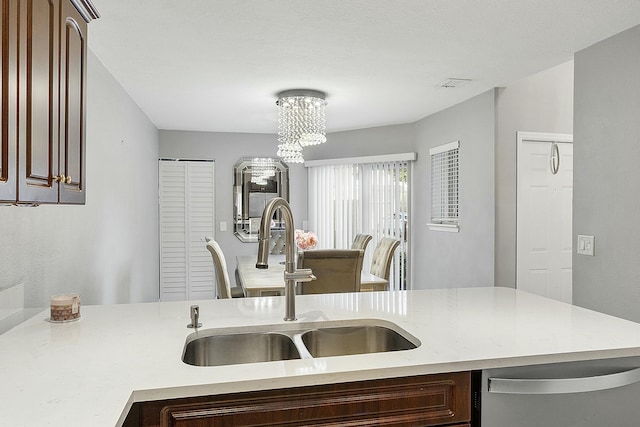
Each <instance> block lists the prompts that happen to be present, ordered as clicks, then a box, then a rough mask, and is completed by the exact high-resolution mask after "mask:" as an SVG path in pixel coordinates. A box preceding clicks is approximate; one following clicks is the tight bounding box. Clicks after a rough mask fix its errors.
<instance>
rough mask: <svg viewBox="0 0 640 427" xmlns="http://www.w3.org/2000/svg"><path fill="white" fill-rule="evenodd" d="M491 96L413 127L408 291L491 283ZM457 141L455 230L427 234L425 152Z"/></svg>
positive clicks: (428, 209)
mask: <svg viewBox="0 0 640 427" xmlns="http://www.w3.org/2000/svg"><path fill="white" fill-rule="evenodd" d="M494 105H495V92H494V91H493V90H492V91H489V92H486V93H484V94H482V95H478V96H476V97H474V98H472V99H470V100H468V101H465V102H462V103H460V104H458V105H456V106H454V107H451V108H449V109H446V110H444V111H441V112H438V113H436V114H433V115H431V116H428V117H426V118H424V119H422V120H420V121H419V122H417V123H415V126H416V150H417V151H418V161H417V162H416V164H415V168H414V171H413V184H414V185H413V206H412V215H413V220H412V227H413V228H412V239H413V246H412V247H413V252H412V254H413V258H412V266H413V267H412V270H413V278H414V280H413V288H414V289H426V288H453V287H467V286H492V285H493V280H494V278H493V262H494V261H493V251H494V204H495V197H494V156H495V154H494V141H495V131H494V130H495V126H494V124H495V113H494V111H495V110H494ZM456 140H459V141H460V151H459V153H460V154H459V155H460V159H459V162H460V164H459V168H460V171H459V185H460V189H459V192H460V193H459V198H460V199H459V204H460V232H459V233H447V232H438V231H430V230H429V229H428V228H427V223H428V222H430V219H431V196H430V194H431V190H430V188H431V178H430V173H431V164H430V157H429V148H431V147H435V146H438V145H442V144H446V143H449V142H452V141H456Z"/></svg>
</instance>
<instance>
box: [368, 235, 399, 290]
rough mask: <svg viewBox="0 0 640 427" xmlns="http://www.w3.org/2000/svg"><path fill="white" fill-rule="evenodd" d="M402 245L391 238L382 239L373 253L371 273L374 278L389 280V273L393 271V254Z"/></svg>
mask: <svg viewBox="0 0 640 427" xmlns="http://www.w3.org/2000/svg"><path fill="white" fill-rule="evenodd" d="M399 244H400V241H399V240H396V239H393V238H391V237H384V238H382V239H380V241H379V242H378V244H377V245H376V249H375V250H374V251H373V258H372V259H371V270H370V271H369V272H370V273H371V274H373V275H374V276H378V277H382V278H383V279H386V280H389V273H390V271H391V261H392V260H393V253H394V252H395V250H396V248H397V247H398V245H399Z"/></svg>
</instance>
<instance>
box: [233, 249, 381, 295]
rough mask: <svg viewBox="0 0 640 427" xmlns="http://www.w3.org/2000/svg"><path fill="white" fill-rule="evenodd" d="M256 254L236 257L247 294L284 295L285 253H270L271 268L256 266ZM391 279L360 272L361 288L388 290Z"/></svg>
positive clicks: (241, 284)
mask: <svg viewBox="0 0 640 427" xmlns="http://www.w3.org/2000/svg"><path fill="white" fill-rule="evenodd" d="M256 261H257V257H256V256H250V255H240V256H237V257H236V266H237V268H238V276H239V278H240V283H239V284H238V285H240V286H242V288H243V289H244V292H245V295H246V296H248V297H260V296H270V295H282V293H283V292H284V261H285V257H284V255H269V268H266V269H259V268H256ZM388 285H389V281H388V280H386V279H384V278H382V277H378V276H375V275H373V274H371V273H367V272H364V271H363V272H361V273H360V290H361V291H363V292H365V291H386V290H387V287H388Z"/></svg>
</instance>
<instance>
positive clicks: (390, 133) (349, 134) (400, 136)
mask: <svg viewBox="0 0 640 427" xmlns="http://www.w3.org/2000/svg"><path fill="white" fill-rule="evenodd" d="M414 150H415V126H414V124H412V123H409V124H403V125H392V126H380V127H374V128H367V129H358V130H350V131H344V132H333V133H330V134H328V135H327V142H326V143H325V144H321V145H316V146H313V147H308V148H305V149H304V158H305V160H318V159H339V158H344V157H361V156H374V155H380V154H397V153H406V152H412V151H414Z"/></svg>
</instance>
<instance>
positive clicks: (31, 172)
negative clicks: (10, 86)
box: [18, 0, 60, 203]
mask: <svg viewBox="0 0 640 427" xmlns="http://www.w3.org/2000/svg"><path fill="white" fill-rule="evenodd" d="M59 8H60V2H59V0H26V1H21V2H20V9H21V10H20V31H21V34H20V40H24V41H25V42H24V43H22V44H21V45H20V52H19V56H20V64H21V67H20V85H19V88H20V93H19V106H20V110H19V113H20V118H19V122H20V125H19V130H20V131H19V153H20V155H19V162H18V164H19V167H18V199H19V201H20V202H33V203H56V202H57V201H58V187H59V184H58V182H57V181H59V180H60V177H59V176H58V138H59V134H58V111H59V108H58V105H59V102H58V101H59V96H58V95H59V92H58V91H59V85H58V83H59V78H58V77H59V75H58V72H59V56H58V55H59V49H58V48H59V35H60V27H59V23H60V9H59Z"/></svg>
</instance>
